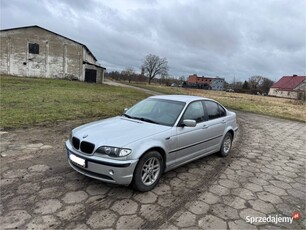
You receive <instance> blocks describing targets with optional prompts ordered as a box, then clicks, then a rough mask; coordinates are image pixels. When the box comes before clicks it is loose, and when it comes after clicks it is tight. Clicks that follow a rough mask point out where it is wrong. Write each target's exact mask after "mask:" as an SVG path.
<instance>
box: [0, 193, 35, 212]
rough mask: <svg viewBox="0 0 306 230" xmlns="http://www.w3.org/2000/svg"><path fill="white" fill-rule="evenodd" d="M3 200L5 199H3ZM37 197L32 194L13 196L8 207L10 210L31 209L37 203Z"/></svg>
mask: <svg viewBox="0 0 306 230" xmlns="http://www.w3.org/2000/svg"><path fill="white" fill-rule="evenodd" d="M1 199H3V197H1ZM35 199H36V196H34V195H31V194H26V195H20V196H15V195H14V196H13V197H12V199H11V200H10V201H9V202H8V204H7V207H8V209H9V210H14V209H20V207H31V206H33V205H34V203H35Z"/></svg>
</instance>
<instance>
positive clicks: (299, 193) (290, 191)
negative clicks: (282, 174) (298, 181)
mask: <svg viewBox="0 0 306 230" xmlns="http://www.w3.org/2000/svg"><path fill="white" fill-rule="evenodd" d="M304 191H305V190H304ZM287 192H288V194H289V195H291V196H294V197H296V198H299V199H305V195H306V194H305V192H302V191H299V190H297V189H292V188H291V189H287Z"/></svg>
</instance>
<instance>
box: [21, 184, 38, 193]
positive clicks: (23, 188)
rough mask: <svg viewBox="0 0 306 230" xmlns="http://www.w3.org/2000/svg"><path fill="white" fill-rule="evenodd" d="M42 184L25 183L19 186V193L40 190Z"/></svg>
mask: <svg viewBox="0 0 306 230" xmlns="http://www.w3.org/2000/svg"><path fill="white" fill-rule="evenodd" d="M39 189H40V186H39V184H38V183H24V184H22V185H20V186H19V187H18V190H17V193H19V194H24V193H30V194H33V193H34V192H36V191H38V190H39Z"/></svg>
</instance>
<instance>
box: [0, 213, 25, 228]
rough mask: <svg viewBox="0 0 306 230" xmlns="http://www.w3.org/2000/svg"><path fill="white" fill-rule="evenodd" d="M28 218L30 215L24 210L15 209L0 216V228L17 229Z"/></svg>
mask: <svg viewBox="0 0 306 230" xmlns="http://www.w3.org/2000/svg"><path fill="white" fill-rule="evenodd" d="M30 218H31V216H30V215H29V213H28V212H27V211H25V210H16V211H11V212H8V213H7V214H6V215H4V216H0V223H1V228H3V229H6V228H11V229H12V228H16V229H17V228H19V227H20V226H22V225H23V224H25V223H26V221H27V220H28V219H30Z"/></svg>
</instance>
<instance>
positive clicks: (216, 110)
mask: <svg viewBox="0 0 306 230" xmlns="http://www.w3.org/2000/svg"><path fill="white" fill-rule="evenodd" d="M205 105H206V110H207V114H208V120H212V119H216V118H219V117H221V116H225V110H224V109H223V108H220V107H221V106H220V105H218V104H217V103H216V102H213V101H206V102H205ZM221 109H222V110H221Z"/></svg>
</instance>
